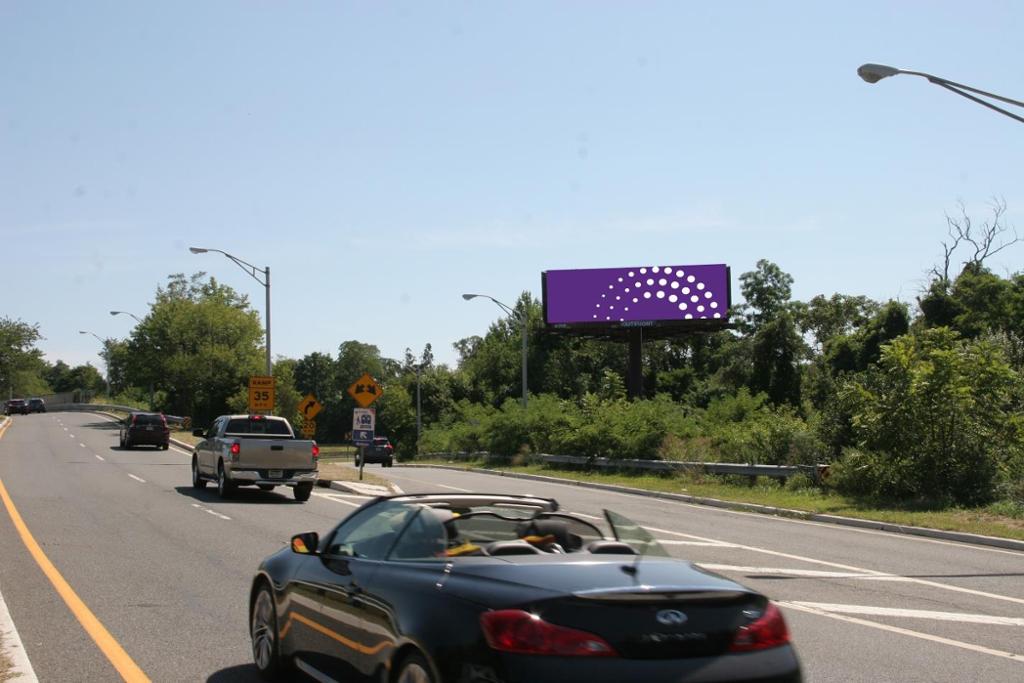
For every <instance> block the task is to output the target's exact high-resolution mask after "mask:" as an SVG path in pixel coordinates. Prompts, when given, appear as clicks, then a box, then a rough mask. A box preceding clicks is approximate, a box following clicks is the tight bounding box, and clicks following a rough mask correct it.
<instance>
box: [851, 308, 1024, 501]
mask: <svg viewBox="0 0 1024 683" xmlns="http://www.w3.org/2000/svg"><path fill="white" fill-rule="evenodd" d="M1020 386H1021V380H1020V377H1019V376H1018V375H1017V373H1016V372H1015V371H1013V370H1012V369H1011V368H1010V367H1009V365H1008V364H1007V363H1006V361H1005V358H1004V357H1003V354H1002V353H1001V351H1000V350H999V349H998V347H996V346H995V345H993V344H991V343H989V342H986V341H969V342H964V341H962V340H960V339H959V337H958V336H957V334H956V333H955V332H953V331H951V330H949V329H946V328H938V329H932V330H926V331H924V332H922V333H920V334H919V335H915V336H905V337H900V338H899V339H896V340H894V341H893V342H892V343H891V344H889V345H887V346H885V347H883V351H882V357H881V359H880V360H879V363H878V366H877V367H874V368H872V369H870V370H868V371H867V372H866V373H864V374H863V375H860V376H858V377H857V378H856V380H855V381H853V382H850V383H848V384H847V385H846V387H845V389H844V392H843V394H844V399H845V400H847V401H849V405H850V406H851V408H852V410H851V414H852V416H853V421H852V424H853V430H854V433H855V435H856V437H857V440H858V442H859V444H860V445H861V446H862V447H861V448H860V449H859V450H858V451H854V452H848V453H847V454H845V455H844V458H843V459H844V460H846V461H849V462H846V463H841V467H840V468H839V472H840V473H841V474H840V476H839V482H841V485H842V486H843V487H845V488H846V489H847V490H848V491H849V492H854V491H861V492H863V493H868V494H871V495H877V496H884V497H888V498H895V499H907V498H913V499H918V500H922V499H928V500H935V501H952V502H956V503H961V504H968V505H971V504H978V503H985V502H988V501H990V500H992V499H993V498H994V497H995V494H996V484H997V481H998V475H999V472H1000V470H1001V469H1003V468H1005V467H1006V466H1007V465H1008V463H1010V462H1012V461H1013V459H1014V456H1015V454H1016V453H1019V451H1020V443H1019V436H1016V434H1017V432H1016V430H1015V429H1014V428H1013V426H1014V424H1015V419H1016V417H1015V412H1016V411H1015V400H1014V399H1015V397H1016V396H1019V395H1020ZM833 476H835V473H834V475H833ZM854 479H859V481H854ZM838 486H840V484H837V487H838Z"/></svg>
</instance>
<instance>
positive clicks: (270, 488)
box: [256, 484, 274, 491]
mask: <svg viewBox="0 0 1024 683" xmlns="http://www.w3.org/2000/svg"><path fill="white" fill-rule="evenodd" d="M256 486H258V487H259V489H260V491H273V490H274V485H273V484H256Z"/></svg>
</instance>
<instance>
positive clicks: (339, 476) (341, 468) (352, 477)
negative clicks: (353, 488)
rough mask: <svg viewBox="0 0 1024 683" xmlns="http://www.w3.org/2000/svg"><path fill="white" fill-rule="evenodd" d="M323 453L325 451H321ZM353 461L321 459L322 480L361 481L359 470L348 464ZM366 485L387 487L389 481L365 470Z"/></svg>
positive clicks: (349, 459) (346, 459) (332, 458)
mask: <svg viewBox="0 0 1024 683" xmlns="http://www.w3.org/2000/svg"><path fill="white" fill-rule="evenodd" d="M320 452H321V453H323V451H322V450H321V451H320ZM351 461H352V459H351V458H344V457H337V456H335V457H327V458H324V457H321V458H320V478H321V479H331V480H333V481H359V470H357V469H355V468H353V467H348V465H347V463H350V462H351ZM362 482H363V483H364V484H376V485H378V486H387V485H388V480H387V479H384V478H383V477H379V476H377V475H376V474H371V473H370V471H369V470H368V469H367V468H365V467H364V468H363V479H362Z"/></svg>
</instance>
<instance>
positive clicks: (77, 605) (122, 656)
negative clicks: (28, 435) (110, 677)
mask: <svg viewBox="0 0 1024 683" xmlns="http://www.w3.org/2000/svg"><path fill="white" fill-rule="evenodd" d="M0 498H2V499H3V501H4V505H5V506H6V507H7V513H8V514H9V515H10V516H11V521H12V522H14V527H15V528H16V529H17V530H18V534H19V535H20V536H21V540H22V541H23V542H24V543H25V547H26V548H28V551H29V553H30V554H31V555H32V557H33V559H35V561H36V563H37V564H38V565H39V567H40V569H42V570H43V573H44V574H46V578H48V579H49V580H50V583H52V584H53V587H54V588H55V589H56V590H57V593H58V594H59V595H60V597H61V598H63V599H64V602H65V604H67V606H68V609H70V610H71V613H72V614H74V615H75V618H76V619H78V623H80V624H81V625H82V628H84V629H85V631H86V633H88V634H89V636H90V637H91V638H92V639H93V641H94V642H95V643H96V645H97V646H98V647H99V648H100V651H102V652H103V654H104V655H105V656H106V658H107V659H108V660H110V663H111V664H113V665H114V668H115V669H117V672H118V673H119V674H121V678H123V679H124V680H125V681H128V682H129V683H143V682H146V683H148V681H149V676H147V675H146V674H145V673H143V671H142V669H140V668H139V667H138V665H137V664H136V663H135V662H134V661H132V658H131V657H129V656H128V653H127V652H125V651H124V648H123V647H121V645H120V643H118V642H117V641H116V640H114V637H113V636H112V635H110V631H108V630H107V629H106V627H104V626H103V624H101V623H100V620H99V619H97V618H96V615H95V614H93V613H92V610H90V609H89V608H88V607H86V605H85V603H84V602H82V599H81V598H79V597H78V595H77V594H76V593H75V591H74V590H72V588H71V586H70V585H69V584H68V582H67V581H65V580H64V577H63V576H61V575H60V572H59V571H57V568H56V567H54V566H53V563H52V562H50V559H49V558H48V557H46V554H45V553H44V552H43V549H42V548H40V547H39V544H38V543H36V539H35V538H33V537H32V534H31V532H29V530H28V527H27V526H25V521H24V520H23V519H22V518H21V515H20V514H18V509H17V508H16V507H14V501H12V500H11V497H10V496H9V495H7V489H6V488H5V487H4V482H3V480H2V479H0Z"/></svg>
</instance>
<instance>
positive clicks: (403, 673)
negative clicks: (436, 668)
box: [394, 652, 434, 683]
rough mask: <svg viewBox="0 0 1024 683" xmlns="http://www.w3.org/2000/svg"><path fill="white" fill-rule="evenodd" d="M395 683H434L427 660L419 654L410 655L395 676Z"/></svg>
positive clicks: (403, 661)
mask: <svg viewBox="0 0 1024 683" xmlns="http://www.w3.org/2000/svg"><path fill="white" fill-rule="evenodd" d="M394 680H395V683H434V677H433V676H432V675H431V673H430V666H429V665H428V664H427V660H425V659H423V656H422V655H420V654H419V653H418V652H414V653H412V654H410V655H409V656H408V657H406V658H405V659H403V660H402V665H401V666H400V667H399V668H398V675H397V676H395V679H394Z"/></svg>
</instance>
